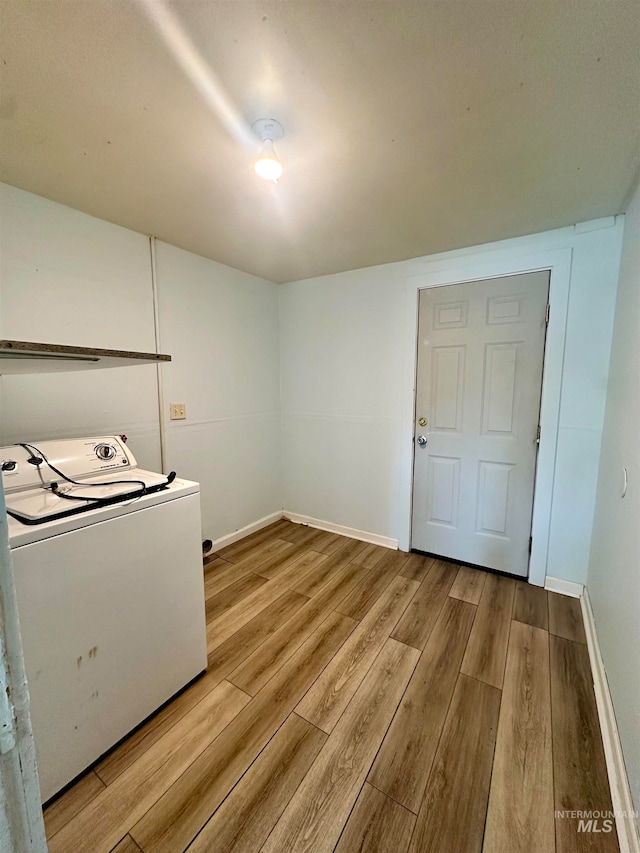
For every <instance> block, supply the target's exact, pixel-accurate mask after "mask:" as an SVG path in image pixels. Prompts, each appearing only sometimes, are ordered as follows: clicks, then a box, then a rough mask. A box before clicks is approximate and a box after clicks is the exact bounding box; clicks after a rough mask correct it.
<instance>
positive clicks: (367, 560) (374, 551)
mask: <svg viewBox="0 0 640 853" xmlns="http://www.w3.org/2000/svg"><path fill="white" fill-rule="evenodd" d="M388 552H389V549H388V548H384V547H383V546H382V545H373V544H371V543H369V544H367V545H365V547H364V548H363V549H362V551H361V552H360V553H359V554H357V555H356V556H355V557H354V558H353V560H352V561H351V562H352V563H355V564H356V565H357V566H364V567H365V569H373V568H374V567H375V566H377V565H378V563H379V562H380V560H381V559H382V558H383V557H384V556H385V554H387V553H388Z"/></svg>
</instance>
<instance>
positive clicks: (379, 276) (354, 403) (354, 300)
mask: <svg viewBox="0 0 640 853" xmlns="http://www.w3.org/2000/svg"><path fill="white" fill-rule="evenodd" d="M621 232H622V220H621V219H620V220H618V221H617V222H615V221H614V220H613V219H608V220H603V221H600V222H597V223H589V224H585V225H582V226H576V227H575V228H573V227H572V228H564V229H560V230H558V231H553V232H548V233H546V234H539V235H534V236H532V237H525V238H519V239H516V240H507V241H502V242H501V243H498V244H491V245H487V246H481V247H475V248H470V249H465V250H462V251H457V252H449V253H445V254H443V255H436V256H431V257H428V258H418V259H415V260H410V261H405V262H402V263H398V264H388V265H385V266H381V267H373V268H370V269H365V270H355V271H353V272H347V273H341V274H337V275H331V276H325V277H322V278H318V279H311V280H307V281H302V282H295V283H293V284H289V285H283V286H282V287H281V290H280V319H281V363H282V364H281V376H282V380H281V383H282V385H281V390H282V408H283V414H282V418H283V477H284V481H283V483H284V485H283V487H284V503H285V508H286V509H287V510H289V511H291V512H296V513H300V514H301V515H307V516H311V517H315V518H319V519H322V520H325V521H331V522H334V523H337V524H343V525H346V526H348V527H356V528H359V529H361V530H366V531H369V532H372V533H376V534H378V535H382V536H387V537H389V538H391V539H399V540H401V539H402V531H403V529H404V528H405V526H406V522H407V519H406V518H405V515H406V514H407V513H406V506H407V502H406V500H404V498H403V489H404V487H405V486H404V484H405V483H406V482H408V477H407V476H406V475H407V472H406V471H405V470H404V468H405V467H406V459H407V454H406V453H405V448H404V438H403V432H402V419H403V406H404V403H403V401H402V388H403V385H406V381H407V371H410V370H412V365H409V364H407V360H406V358H405V357H404V353H405V350H406V340H407V336H408V335H411V334H413V332H412V330H409V329H408V326H407V319H406V318H407V314H408V313H409V314H410V313H411V311H413V312H414V313H415V305H414V304H413V303H412V304H409V305H408V300H409V301H411V300H415V290H414V291H413V292H411V290H410V288H407V286H406V284H407V280H408V279H409V278H411V277H414V276H424V275H432V274H434V273H437V272H438V271H442V272H443V273H445V272H446V273H447V275H448V276H451V275H452V274H453V273H452V271H456V270H458V269H460V270H464V278H469V277H471V276H472V273H473V269H474V265H477V268H478V270H479V272H478V276H479V277H480V275H481V272H480V270H481V269H482V267H483V263H482V262H483V260H484V259H486V258H489V257H492V258H493V257H498V256H499V257H500V258H502V259H503V260H504V259H506V260H508V259H509V258H511V257H513V258H516V257H519V256H526V255H527V254H531V253H540V252H541V251H545V252H551V251H553V250H555V249H561V248H565V249H567V248H568V249H571V250H572V261H571V278H570V295H569V307H568V317H567V325H566V337H565V347H564V356H563V359H564V362H563V368H562V395H561V408H560V422H559V431H558V447H557V457H556V474H555V480H554V486H553V507H552V516H551V529H550V538H549V552H548V563H547V573H548V574H550V575H553V576H555V577H561V578H564V579H566V580H572V581H576V582H579V583H582V582H584V580H585V577H586V567H587V564H588V554H589V542H590V534H591V522H592V518H593V507H594V499H595V487H596V480H597V466H598V456H599V449H600V438H601V431H602V422H603V417H604V404H605V388H606V376H607V370H608V356H609V348H610V342H611V329H612V323H613V310H614V304H615V289H616V282H617V273H618V264H619V255H620V239H621ZM514 268H515V266H514ZM461 277H462V275H461ZM454 280H455V278H454ZM552 310H553V306H552Z"/></svg>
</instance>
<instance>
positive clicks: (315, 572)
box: [272, 550, 333, 598]
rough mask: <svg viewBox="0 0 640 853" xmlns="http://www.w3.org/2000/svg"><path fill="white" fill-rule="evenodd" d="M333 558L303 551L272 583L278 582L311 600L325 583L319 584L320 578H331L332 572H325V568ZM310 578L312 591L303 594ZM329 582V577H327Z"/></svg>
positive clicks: (289, 562) (309, 583) (285, 566)
mask: <svg viewBox="0 0 640 853" xmlns="http://www.w3.org/2000/svg"><path fill="white" fill-rule="evenodd" d="M332 559H333V558H332V557H327V555H326V554H319V553H318V552H317V551H308V550H305V551H301V552H300V554H298V556H297V557H295V558H294V559H292V560H290V561H288V562H287V563H285V564H284V565H283V566H282V567H281V569H280V570H279V571H278V573H277V574H276V575H274V577H273V578H272V582H276V581H277V582H278V583H280V584H283V585H285V586H287V587H288V588H289V589H293V590H294V591H295V592H298V593H300V594H301V595H304V596H305V597H306V598H310V597H311V595H312V593H313V592H316V591H317V590H318V589H319V588H320V587H321V586H323V583H322V582H321V581H319V582H317V581H316V579H317V578H318V577H319V576H325V575H326V576H330V575H331V570H330V569H328V570H325V569H323V567H324V566H325V565H326V564H327V563H330V562H331V560H332ZM307 578H309V580H308V582H307V585H308V586H309V587H310V589H311V590H312V591H311V592H309V593H306V592H302V590H303V589H304V586H305V581H306V580H307ZM327 580H328V577H327Z"/></svg>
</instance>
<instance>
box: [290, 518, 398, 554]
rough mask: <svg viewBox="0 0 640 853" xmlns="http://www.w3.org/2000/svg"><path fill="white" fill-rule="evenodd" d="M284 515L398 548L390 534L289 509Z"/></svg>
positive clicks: (300, 522) (396, 542) (291, 519)
mask: <svg viewBox="0 0 640 853" xmlns="http://www.w3.org/2000/svg"><path fill="white" fill-rule="evenodd" d="M282 515H283V516H284V518H288V519H289V521H293V522H295V524H308V525H309V527H317V528H318V530H328V531H329V532H330V533H339V534H340V535H341V536H350V537H351V539H359V540H360V541H361V542H370V543H371V544H372V545H382V546H383V547H384V548H392V549H394V550H396V551H397V550H398V540H397V539H392V538H391V537H390V536H380V535H378V534H377V533H369V532H368V531H367V530H358V529H357V528H356V527H345V526H344V525H343V524H334V523H333V522H332V521H321V520H320V519H319V518H311V516H308V515H299V514H298V513H297V512H289V510H284V512H283V513H282Z"/></svg>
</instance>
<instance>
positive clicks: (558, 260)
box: [399, 248, 573, 586]
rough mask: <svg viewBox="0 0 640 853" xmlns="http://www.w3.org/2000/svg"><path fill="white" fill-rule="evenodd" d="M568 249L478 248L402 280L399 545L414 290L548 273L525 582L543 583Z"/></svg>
mask: <svg viewBox="0 0 640 853" xmlns="http://www.w3.org/2000/svg"><path fill="white" fill-rule="evenodd" d="M572 254H573V250H572V249H571V248H563V249H552V250H548V251H537V252H536V251H531V249H530V248H528V249H525V248H522V249H520V250H519V251H518V250H514V249H513V248H510V249H502V250H498V251H494V252H478V253H474V254H471V255H468V256H466V257H465V258H456V259H452V260H451V261H449V262H448V263H447V262H443V263H442V264H441V265H439V267H440V268H439V269H438V270H436V271H434V272H428V273H422V274H419V275H412V276H409V277H408V278H407V279H406V281H405V304H406V313H405V356H404V358H405V364H404V369H403V385H402V424H401V429H402V439H403V441H402V456H401V464H400V501H401V504H402V508H401V521H402V529H401V531H400V536H399V543H400V548H401V550H403V551H409V550H410V548H411V515H412V499H413V425H414V419H415V392H416V370H417V359H416V346H417V339H418V299H419V291H420V290H424V289H426V288H429V287H444V286H446V285H449V284H467V283H470V282H473V281H479V280H482V279H488V278H504V277H506V276H512V275H520V274H521V273H527V272H541V271H542V272H544V271H548V272H549V273H550V275H549V304H550V305H551V314H550V318H549V325H548V326H547V335H546V341H545V350H544V365H543V371H542V397H541V403H540V427H541V438H540V445H539V447H538V461H537V467H536V479H535V487H534V494H533V520H532V526H531V536H532V539H533V542H532V547H531V558H530V560H529V583H532V584H534V585H536V586H544V582H545V577H546V573H547V556H548V550H549V529H550V525H551V510H552V505H553V484H554V477H555V467H556V448H557V441H558V427H559V422H560V396H561V392H562V372H563V365H564V349H565V338H566V327H567V309H568V304H569V285H570V281H571V259H572Z"/></svg>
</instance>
